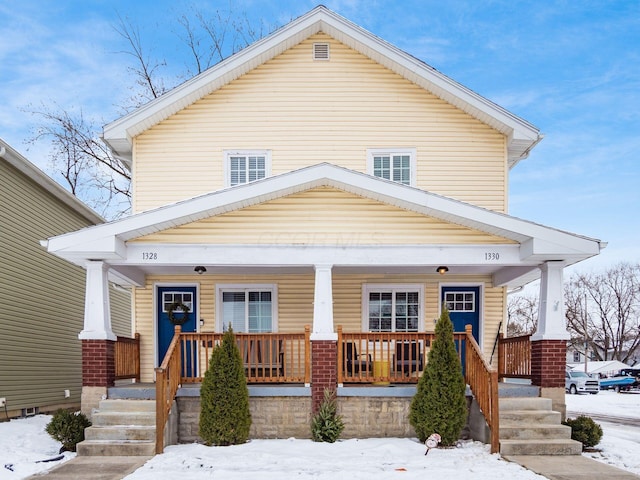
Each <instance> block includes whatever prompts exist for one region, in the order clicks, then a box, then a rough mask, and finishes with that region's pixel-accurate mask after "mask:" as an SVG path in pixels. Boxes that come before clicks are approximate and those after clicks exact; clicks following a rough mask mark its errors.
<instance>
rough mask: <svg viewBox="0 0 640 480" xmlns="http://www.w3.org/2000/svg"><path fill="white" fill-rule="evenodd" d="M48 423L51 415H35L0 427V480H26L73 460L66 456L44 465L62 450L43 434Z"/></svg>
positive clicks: (65, 454)
mask: <svg viewBox="0 0 640 480" xmlns="http://www.w3.org/2000/svg"><path fill="white" fill-rule="evenodd" d="M50 421H51V415H37V416H35V417H29V418H21V419H18V420H11V421H9V422H2V423H0V480H5V479H7V480H14V479H18V478H26V477H28V476H30V475H33V474H34V473H38V472H42V471H44V470H48V469H49V468H52V467H54V466H56V465H60V464H61V463H62V462H66V461H67V460H69V459H71V458H73V457H75V456H76V454H75V453H71V452H65V453H64V456H63V458H62V459H61V460H58V461H54V462H43V460H49V459H52V458H57V457H58V456H59V455H58V452H59V451H60V447H61V446H62V445H61V444H60V442H57V441H56V440H54V439H53V438H51V437H50V436H49V435H48V434H47V433H46V432H45V430H44V429H45V427H46V426H47V424H48V423H49V422H50Z"/></svg>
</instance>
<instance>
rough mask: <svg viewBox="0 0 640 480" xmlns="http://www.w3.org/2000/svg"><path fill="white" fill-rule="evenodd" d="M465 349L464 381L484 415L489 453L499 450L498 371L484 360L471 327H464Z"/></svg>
mask: <svg viewBox="0 0 640 480" xmlns="http://www.w3.org/2000/svg"><path fill="white" fill-rule="evenodd" d="M465 330H466V335H467V348H466V354H465V381H466V382H467V384H468V385H469V388H471V391H472V392H473V395H474V396H475V398H476V401H477V402H478V405H479V406H480V410H481V411H482V413H483V414H484V418H485V420H486V421H487V424H488V425H489V430H490V431H491V453H498V451H499V450H500V418H499V410H498V408H499V407H498V371H497V370H495V369H493V368H491V366H490V365H489V364H488V363H487V362H486V361H485V360H484V357H483V355H482V351H481V350H480V346H479V345H478V343H477V342H476V339H475V338H473V332H472V327H471V325H467V326H466V327H465Z"/></svg>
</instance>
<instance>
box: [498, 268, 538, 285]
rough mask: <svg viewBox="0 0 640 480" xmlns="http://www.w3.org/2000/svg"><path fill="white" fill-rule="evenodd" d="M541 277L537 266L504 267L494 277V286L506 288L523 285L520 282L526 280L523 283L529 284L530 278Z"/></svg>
mask: <svg viewBox="0 0 640 480" xmlns="http://www.w3.org/2000/svg"><path fill="white" fill-rule="evenodd" d="M539 276H540V269H539V267H538V266H537V265H533V266H532V265H517V266H509V267H504V268H501V269H500V270H498V271H497V272H495V273H494V274H493V275H492V284H493V286H494V287H504V286H508V285H514V284H519V283H521V282H520V280H521V279H523V278H526V279H527V280H526V281H524V282H522V283H528V282H529V281H531V280H530V277H534V278H537V277H539Z"/></svg>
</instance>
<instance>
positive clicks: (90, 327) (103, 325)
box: [78, 260, 116, 341]
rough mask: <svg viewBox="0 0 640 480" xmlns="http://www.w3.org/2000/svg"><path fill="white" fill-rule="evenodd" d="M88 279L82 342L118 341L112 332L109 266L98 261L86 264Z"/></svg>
mask: <svg viewBox="0 0 640 480" xmlns="http://www.w3.org/2000/svg"><path fill="white" fill-rule="evenodd" d="M86 269H87V278H86V288H85V299H84V329H83V330H82V331H81V332H80V334H79V335H78V338H79V339H80V340H113V341H115V340H116V336H115V334H114V333H113V331H112V330H111V305H110V302H109V278H108V277H109V266H108V265H107V264H106V263H104V262H102V261H98V260H94V261H91V260H90V261H88V262H87V264H86Z"/></svg>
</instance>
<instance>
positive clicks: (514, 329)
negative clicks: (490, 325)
mask: <svg viewBox="0 0 640 480" xmlns="http://www.w3.org/2000/svg"><path fill="white" fill-rule="evenodd" d="M538 310H539V308H538V296H537V295H531V294H524V295H517V294H516V295H510V296H509V297H508V298H507V315H508V318H509V323H508V324H507V336H508V337H517V336H520V335H529V334H531V333H533V331H534V330H535V329H536V326H537V325H538Z"/></svg>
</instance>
